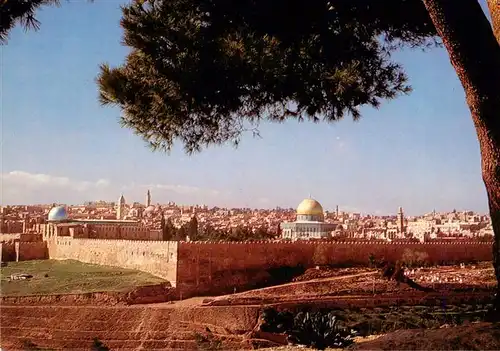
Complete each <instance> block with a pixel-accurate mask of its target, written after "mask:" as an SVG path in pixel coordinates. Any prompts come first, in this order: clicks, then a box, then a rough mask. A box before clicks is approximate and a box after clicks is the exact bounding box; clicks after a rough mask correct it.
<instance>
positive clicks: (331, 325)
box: [261, 309, 356, 350]
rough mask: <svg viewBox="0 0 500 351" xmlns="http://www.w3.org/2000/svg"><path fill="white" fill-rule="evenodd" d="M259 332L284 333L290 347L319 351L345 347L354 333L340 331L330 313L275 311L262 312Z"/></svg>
mask: <svg viewBox="0 0 500 351" xmlns="http://www.w3.org/2000/svg"><path fill="white" fill-rule="evenodd" d="M263 319H264V324H263V325H262V326H261V330H263V331H267V332H272V333H285V334H286V335H287V336H288V340H289V341H290V342H291V343H293V344H298V345H306V346H310V347H313V348H316V349H319V350H324V349H325V348H327V347H346V346H349V345H351V344H352V343H353V337H354V336H356V332H355V331H354V330H350V329H348V328H344V327H343V326H341V325H340V323H339V320H338V319H337V317H336V316H335V314H334V312H331V311H323V310H320V311H314V312H313V311H302V312H298V313H297V314H295V315H294V314H292V313H291V312H289V311H283V312H277V311H276V310H274V309H266V310H265V311H264V312H263Z"/></svg>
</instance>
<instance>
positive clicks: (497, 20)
mask: <svg viewBox="0 0 500 351" xmlns="http://www.w3.org/2000/svg"><path fill="white" fill-rule="evenodd" d="M488 8H489V9H490V16H491V24H492V26H493V33H494V34H495V38H497V41H498V43H499V44H500V0H488Z"/></svg>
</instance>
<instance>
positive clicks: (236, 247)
mask: <svg viewBox="0 0 500 351" xmlns="http://www.w3.org/2000/svg"><path fill="white" fill-rule="evenodd" d="M405 251H411V252H419V253H423V252H425V253H426V255H425V256H426V261H427V262H428V263H432V264H451V263H458V262H464V261H470V260H477V261H488V260H491V259H492V245H491V243H479V242H462V243H441V242H432V243H411V242H397V243H396V242H395V243H389V242H379V243H373V242H371V243H367V242H305V241H303V242H290V243H283V242H264V241H263V242H252V243H248V242H247V243H227V242H226V243H223V242H221V243H197V242H192V243H185V242H181V243H179V252H178V266H177V287H178V289H179V290H180V292H181V293H182V295H183V296H184V297H188V296H193V295H196V294H220V293H229V292H232V291H233V289H237V290H238V289H247V288H250V287H252V286H255V285H256V284H261V283H263V282H265V281H266V280H269V279H271V278H272V277H271V276H270V275H269V274H267V275H266V274H265V273H266V271H267V272H269V270H271V269H276V268H280V267H296V266H303V267H305V268H307V267H313V266H315V265H319V264H334V265H335V264H336V265H344V266H348V265H367V264H368V261H369V256H370V254H373V255H374V256H375V259H377V260H382V259H383V260H387V261H396V260H400V259H401V258H402V256H403V254H404V253H405Z"/></svg>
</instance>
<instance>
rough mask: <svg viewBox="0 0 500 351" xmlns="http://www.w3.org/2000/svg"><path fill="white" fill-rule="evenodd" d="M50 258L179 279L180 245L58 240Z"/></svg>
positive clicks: (146, 242)
mask: <svg viewBox="0 0 500 351" xmlns="http://www.w3.org/2000/svg"><path fill="white" fill-rule="evenodd" d="M49 257H50V258H51V259H59V260H64V259H73V260H78V261H81V262H85V263H93V264H100V265H107V266H116V267H122V268H130V269H137V270H140V271H143V272H148V273H151V274H153V275H156V276H158V277H161V278H163V279H166V280H168V281H169V282H170V283H171V284H172V286H175V284H176V280H177V242H176V241H140V240H102V239H76V238H74V239H73V238H71V237H56V238H54V239H53V240H51V241H50V243H49Z"/></svg>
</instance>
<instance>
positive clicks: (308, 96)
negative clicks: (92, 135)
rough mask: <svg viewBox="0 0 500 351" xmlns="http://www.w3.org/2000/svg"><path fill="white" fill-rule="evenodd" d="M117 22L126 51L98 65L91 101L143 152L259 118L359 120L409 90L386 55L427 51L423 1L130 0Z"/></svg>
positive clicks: (190, 145) (195, 144) (216, 137)
mask: <svg viewBox="0 0 500 351" xmlns="http://www.w3.org/2000/svg"><path fill="white" fill-rule="evenodd" d="M285 8H286V9H287V10H286V15H284V12H283V9H285ZM121 25H122V27H123V29H124V32H125V33H124V40H123V41H124V43H125V44H126V45H127V46H129V47H130V48H131V49H132V50H131V52H130V54H129V55H128V57H127V59H126V62H125V64H124V65H122V66H120V67H117V68H111V67H109V66H108V65H107V64H103V65H102V66H101V73H100V75H99V77H98V79H97V81H98V84H99V90H100V101H101V102H102V103H103V104H113V105H118V106H119V107H120V108H121V109H122V110H123V115H122V124H123V125H124V126H126V127H129V128H132V129H133V130H134V131H135V132H136V133H137V134H138V135H140V136H142V137H143V138H144V139H145V140H146V141H147V142H148V143H149V144H150V146H151V147H152V148H153V149H162V150H170V149H171V147H172V145H173V143H174V141H175V140H178V141H180V142H181V143H182V144H184V147H185V150H186V151H187V152H188V153H191V152H194V151H199V150H200V149H201V148H202V147H204V146H208V145H211V144H220V143H224V142H227V141H230V142H233V143H235V144H238V142H239V140H240V136H241V134H242V133H243V132H245V131H253V132H256V129H255V128H256V127H257V125H258V123H259V121H260V120H262V119H267V120H270V121H275V122H282V121H284V120H286V119H289V118H293V119H298V120H303V119H309V120H312V121H315V122H318V121H320V120H321V119H324V120H326V121H335V120H338V119H340V118H342V117H343V116H345V115H346V114H350V115H352V116H353V117H354V118H355V119H357V118H358V117H359V116H360V112H359V108H360V107H361V106H363V105H370V106H373V107H378V106H379V105H380V103H381V101H382V100H384V99H392V98H394V97H396V96H397V95H398V94H401V93H408V92H409V91H410V88H409V86H408V85H407V84H406V80H407V79H406V76H405V74H404V72H403V70H402V68H401V67H400V66H399V65H398V64H396V63H394V62H393V61H392V60H391V55H390V54H391V52H392V51H393V50H395V49H396V48H397V47H399V46H401V45H404V44H408V45H410V46H427V45H430V44H432V43H435V41H433V39H432V38H434V37H433V36H434V35H435V30H434V27H433V25H432V23H431V22H430V19H429V16H428V14H427V11H426V9H425V7H424V6H423V4H422V2H421V0H405V1H402V0H386V1H377V0H358V1H351V0H320V1H313V2H311V1H304V0H302V1H291V2H290V1H284V0H273V1H268V0H251V1H250V0H241V1H236V2H229V1H226V0H211V1H206V0H189V1H188V0H170V1H162V0H150V1H145V2H144V1H135V2H133V3H131V4H128V5H126V6H124V7H123V18H122V21H121Z"/></svg>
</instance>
